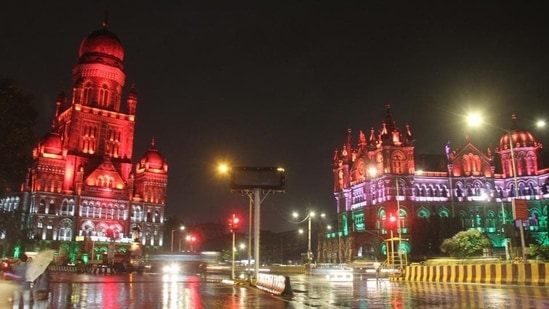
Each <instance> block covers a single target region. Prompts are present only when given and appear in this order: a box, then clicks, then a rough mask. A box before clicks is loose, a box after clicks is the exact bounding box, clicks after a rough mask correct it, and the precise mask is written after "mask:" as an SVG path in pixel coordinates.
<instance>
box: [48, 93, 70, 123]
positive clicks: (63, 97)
mask: <svg viewBox="0 0 549 309" xmlns="http://www.w3.org/2000/svg"><path fill="white" fill-rule="evenodd" d="M66 102H67V96H66V95H65V92H64V91H61V92H60V93H59V95H58V96H57V101H56V102H55V115H54V117H53V121H52V123H51V128H52V130H55V128H56V127H57V117H59V111H60V110H61V106H62V105H65V103H66Z"/></svg>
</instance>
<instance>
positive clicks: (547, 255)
mask: <svg viewBox="0 0 549 309" xmlns="http://www.w3.org/2000/svg"><path fill="white" fill-rule="evenodd" d="M528 253H529V254H530V255H531V256H533V257H538V258H540V259H542V260H549V245H530V246H529V247H528Z"/></svg>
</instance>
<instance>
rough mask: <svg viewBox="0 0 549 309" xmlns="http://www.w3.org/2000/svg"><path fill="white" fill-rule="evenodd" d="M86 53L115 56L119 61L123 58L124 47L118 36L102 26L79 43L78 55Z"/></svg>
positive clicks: (81, 55)
mask: <svg viewBox="0 0 549 309" xmlns="http://www.w3.org/2000/svg"><path fill="white" fill-rule="evenodd" d="M86 55H95V56H98V55H106V56H111V57H113V58H116V59H117V60H119V61H120V62H122V61H123V60H124V48H123V47H122V43H121V42H120V40H119V39H118V37H117V36H116V35H115V34H114V33H112V32H110V31H109V30H107V29H106V27H103V29H101V30H96V31H94V32H92V33H90V34H89V35H88V36H86V37H85V38H84V39H83V40H82V42H81V43H80V50H79V52H78V57H80V58H82V57H83V56H86Z"/></svg>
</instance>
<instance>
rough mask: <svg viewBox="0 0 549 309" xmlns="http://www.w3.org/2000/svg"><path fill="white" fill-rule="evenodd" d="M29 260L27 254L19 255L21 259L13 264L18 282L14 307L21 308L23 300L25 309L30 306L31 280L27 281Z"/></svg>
mask: <svg viewBox="0 0 549 309" xmlns="http://www.w3.org/2000/svg"><path fill="white" fill-rule="evenodd" d="M27 260H28V257H27V255H26V254H22V255H21V257H19V261H18V262H17V263H16V264H15V265H14V266H13V268H12V272H13V275H14V278H15V281H16V283H17V287H16V288H15V290H14V294H13V309H20V306H21V300H22V303H23V304H22V305H23V308H24V309H29V308H30V289H31V288H30V282H29V281H27V276H26V273H27Z"/></svg>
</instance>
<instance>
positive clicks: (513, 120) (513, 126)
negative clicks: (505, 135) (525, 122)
mask: <svg viewBox="0 0 549 309" xmlns="http://www.w3.org/2000/svg"><path fill="white" fill-rule="evenodd" d="M514 130H518V120H517V114H515V113H513V114H512V115H511V131H514Z"/></svg>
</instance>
